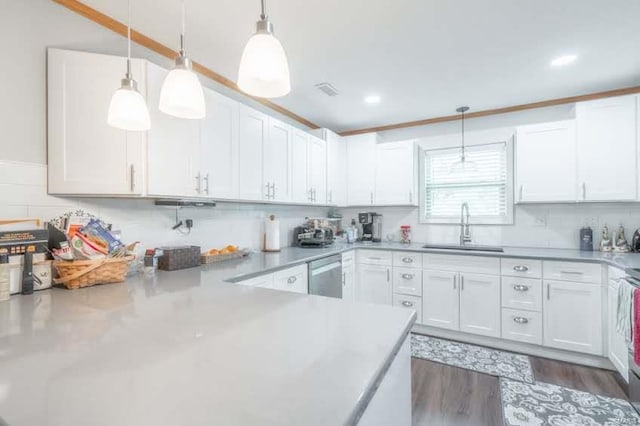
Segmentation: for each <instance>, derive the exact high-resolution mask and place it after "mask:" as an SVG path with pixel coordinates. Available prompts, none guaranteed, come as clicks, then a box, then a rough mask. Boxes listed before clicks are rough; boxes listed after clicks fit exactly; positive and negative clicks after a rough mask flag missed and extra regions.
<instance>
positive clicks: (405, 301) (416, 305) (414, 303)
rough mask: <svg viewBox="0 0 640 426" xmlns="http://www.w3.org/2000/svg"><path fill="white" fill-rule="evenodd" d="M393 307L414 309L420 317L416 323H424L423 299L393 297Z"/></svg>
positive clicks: (398, 295) (395, 295) (397, 295)
mask: <svg viewBox="0 0 640 426" xmlns="http://www.w3.org/2000/svg"><path fill="white" fill-rule="evenodd" d="M393 306H397V307H399V308H405V309H413V310H414V311H416V314H417V315H418V317H417V318H416V323H419V324H421V323H422V298H421V297H418V296H407V295H405V294H395V293H394V295H393Z"/></svg>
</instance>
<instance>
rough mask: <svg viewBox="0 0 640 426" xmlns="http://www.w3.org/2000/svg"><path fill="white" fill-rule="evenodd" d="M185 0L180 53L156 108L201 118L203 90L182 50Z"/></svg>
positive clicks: (173, 114) (178, 115)
mask: <svg viewBox="0 0 640 426" xmlns="http://www.w3.org/2000/svg"><path fill="white" fill-rule="evenodd" d="M184 1H185V0H181V3H182V32H181V33H180V55H179V56H178V57H177V58H176V65H175V67H174V68H173V69H172V70H171V72H169V74H168V75H167V77H166V78H165V79H164V83H162V89H161V90H160V104H159V106H158V108H159V109H160V111H162V112H164V113H165V114H169V115H172V116H174V117H178V118H187V119H202V118H204V117H205V115H206V108H205V102H204V92H203V91H202V85H201V84H200V80H199V79H198V76H197V75H196V73H195V72H193V65H192V62H191V59H189V58H188V57H187V56H186V54H185V50H184V39H185V34H186V22H185V19H186V18H185V5H184Z"/></svg>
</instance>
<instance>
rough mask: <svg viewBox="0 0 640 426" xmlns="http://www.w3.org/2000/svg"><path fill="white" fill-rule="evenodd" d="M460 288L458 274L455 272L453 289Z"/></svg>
mask: <svg viewBox="0 0 640 426" xmlns="http://www.w3.org/2000/svg"><path fill="white" fill-rule="evenodd" d="M457 288H458V275H457V274H453V289H454V290H456V289H457Z"/></svg>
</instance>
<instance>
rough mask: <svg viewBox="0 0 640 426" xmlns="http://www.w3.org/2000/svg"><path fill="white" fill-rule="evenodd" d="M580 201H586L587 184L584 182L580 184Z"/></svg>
mask: <svg viewBox="0 0 640 426" xmlns="http://www.w3.org/2000/svg"><path fill="white" fill-rule="evenodd" d="M582 199H583V200H586V199H587V184H586V182H582Z"/></svg>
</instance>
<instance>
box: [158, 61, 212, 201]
mask: <svg viewBox="0 0 640 426" xmlns="http://www.w3.org/2000/svg"><path fill="white" fill-rule="evenodd" d="M167 74H168V71H167V70H165V69H164V68H162V67H159V66H157V65H155V64H152V63H147V88H148V93H147V105H148V108H149V114H150V116H151V129H150V130H149V131H148V133H147V134H148V142H147V192H148V194H149V195H155V196H176V197H182V196H201V195H203V193H202V192H203V184H202V174H201V171H200V125H201V123H200V120H185V119H181V118H176V117H173V116H170V115H168V114H165V113H163V112H161V111H160V110H159V109H158V103H159V101H160V89H161V88H162V83H163V81H164V79H165V77H166V75H167Z"/></svg>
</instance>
